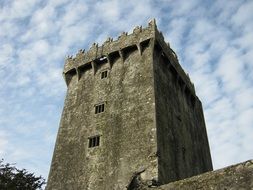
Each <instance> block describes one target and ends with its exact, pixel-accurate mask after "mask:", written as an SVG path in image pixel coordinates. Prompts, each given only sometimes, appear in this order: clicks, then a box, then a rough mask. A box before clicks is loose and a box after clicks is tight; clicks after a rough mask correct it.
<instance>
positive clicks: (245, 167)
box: [141, 160, 253, 190]
mask: <svg viewBox="0 0 253 190" xmlns="http://www.w3.org/2000/svg"><path fill="white" fill-rule="evenodd" d="M150 189H154V190H184V189H185V190H196V189H212V190H243V189H245V190H246V189H247V190H250V189H253V160H248V161H246V162H243V163H239V164H236V165H232V166H229V167H226V168H222V169H219V170H215V171H212V172H207V173H204V174H201V175H197V176H194V177H191V178H187V179H183V180H180V181H176V182H172V183H169V184H166V185H162V186H160V187H153V188H149V187H143V188H141V190H150Z"/></svg>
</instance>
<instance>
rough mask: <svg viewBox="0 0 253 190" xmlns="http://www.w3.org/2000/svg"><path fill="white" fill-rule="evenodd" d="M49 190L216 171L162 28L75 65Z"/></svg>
mask: <svg viewBox="0 0 253 190" xmlns="http://www.w3.org/2000/svg"><path fill="white" fill-rule="evenodd" d="M63 76H64V78H65V81H66V84H67V86H68V90H67V96H66V99H65V105H64V109H63V113H62V118H61V122H60V128H59V131H58V136H57V140H56V145H55V150H54V155H53V159H52V164H51V169H50V173H49V178H48V185H47V189H48V190H53V189H59V190H62V189H70V190H72V189H77V190H79V189H84V190H124V189H134V188H135V187H136V186H139V185H141V184H142V183H143V184H146V185H148V186H155V185H160V184H165V183H168V182H172V181H175V180H179V179H183V178H187V177H190V176H193V175H196V174H200V173H203V172H206V171H210V170H212V161H211V156H210V150H209V144H208V139H207V133H206V128H205V121H204V116H203V110H202V105H201V102H200V100H199V99H198V97H197V96H196V94H195V90H194V86H193V84H192V83H191V81H190V79H189V77H188V75H186V74H185V72H184V70H183V69H182V68H181V66H180V64H179V62H178V59H177V56H176V54H175V52H174V51H173V50H172V49H171V48H170V46H169V44H167V43H165V42H164V38H163V35H162V33H161V32H159V31H158V30H157V26H156V23H155V20H152V21H151V22H150V23H149V25H148V27H146V28H142V27H136V28H134V30H133V33H132V34H127V33H122V34H121V35H120V36H119V37H118V39H117V40H113V39H112V38H108V39H107V40H106V41H105V42H104V43H103V44H102V46H98V44H95V43H94V44H93V45H92V47H91V48H90V49H89V50H88V51H87V52H85V51H84V50H80V51H79V52H78V53H77V55H76V56H75V57H68V58H67V59H66V62H65V66H64V71H63Z"/></svg>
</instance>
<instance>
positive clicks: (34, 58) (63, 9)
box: [0, 0, 253, 177]
mask: <svg viewBox="0 0 253 190" xmlns="http://www.w3.org/2000/svg"><path fill="white" fill-rule="evenodd" d="M151 18H156V21H157V25H158V28H159V29H160V30H161V31H162V32H163V34H164V36H165V39H166V41H168V42H169V43H170V45H171V47H172V48H173V49H174V50H175V51H176V53H177V55H178V57H179V60H180V63H181V65H182V66H183V68H184V69H185V71H186V72H187V73H189V75H190V77H191V80H192V81H193V82H194V84H195V87H196V92H197V95H198V96H199V97H200V99H201V100H202V103H203V107H204V114H205V119H206V125H207V131H208V137H209V143H210V147H211V154H212V159H213V164H214V168H215V169H218V168H221V167H224V166H228V165H231V164H234V163H237V162H241V161H245V160H248V159H252V158H253V146H252V139H253V61H252V60H253V1H250V0H248V1H246V0H230V1H227V0H219V1H213V0H210V1H208V0H204V1H203V0H179V1H174V0H160V1H158V0H157V1H155V0H154V1H151V0H138V1H136V0H128V1H124V0H121V1H119V0H118V1H117V0H115V1H113V0H112V1H109V0H108V1H93V0H86V1H85V0H50V1H49V0H48V1H46V0H37V1H35V0H22V1H21V0H12V1H9V0H1V1H0V26H1V28H0V97H1V98H0V158H4V159H5V160H6V161H7V162H11V163H17V166H18V167H20V168H26V169H28V170H29V171H31V172H35V173H36V174H41V175H43V176H44V177H47V175H48V172H49V167H50V162H51V158H52V154H53V148H54V143H55V139H56V134H57V130H58V125H59V120H60V115H61V111H62V108H63V102H64V98H65V93H66V85H65V84H64V80H63V78H62V70H63V64H64V59H65V57H66V56H67V55H72V54H75V53H76V52H77V51H78V50H79V49H88V48H89V46H90V45H91V44H92V43H93V42H98V43H100V44H101V43H103V42H104V41H105V40H106V38H107V37H109V36H110V37H114V38H117V36H118V35H119V34H120V33H121V32H123V31H126V32H131V31H132V29H133V28H134V26H136V25H143V26H146V25H147V23H148V21H149V20H150V19H151Z"/></svg>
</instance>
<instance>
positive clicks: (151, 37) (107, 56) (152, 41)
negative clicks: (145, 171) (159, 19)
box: [63, 19, 195, 96]
mask: <svg viewBox="0 0 253 190" xmlns="http://www.w3.org/2000/svg"><path fill="white" fill-rule="evenodd" d="M149 46H153V47H154V48H156V49H157V50H158V51H159V53H160V56H161V57H163V58H164V59H166V61H167V62H168V63H170V67H171V70H173V72H174V74H175V75H176V77H177V79H178V81H179V83H180V82H181V84H183V86H187V89H189V91H190V92H191V94H193V95H194V96H195V89H194V85H193V84H192V82H191V81H190V78H189V76H188V75H187V74H186V73H185V72H184V70H183V69H182V67H181V66H180V64H179V61H178V58H177V55H176V53H175V52H174V51H173V50H172V49H171V48H170V45H169V43H166V42H165V41H164V36H163V34H162V33H161V32H160V31H159V30H158V29H157V25H156V21H155V19H153V20H151V21H150V22H149V23H148V26H147V27H146V28H143V27H142V26H137V27H135V28H134V29H133V32H132V33H131V34H128V33H127V32H122V33H121V34H120V35H119V36H118V38H117V39H116V40H113V38H110V37H109V38H107V40H106V41H105V42H104V43H103V44H102V45H101V46H99V45H98V44H97V43H93V45H92V46H91V47H90V49H89V50H88V51H85V50H82V49H81V50H79V52H78V53H77V54H76V55H75V56H68V57H67V58H66V60H65V65H64V70H63V76H64V79H65V81H66V84H67V86H68V84H69V81H70V79H71V78H72V77H73V76H74V75H76V74H77V75H78V77H77V78H78V80H79V79H80V77H81V72H84V71H85V70H86V69H92V70H93V72H94V74H96V71H97V70H96V68H97V64H100V63H104V62H105V61H106V62H108V63H109V65H110V68H112V66H113V63H114V60H115V59H116V58H118V57H119V58H121V59H122V62H124V58H125V55H126V54H127V53H129V52H130V53H131V51H134V50H138V52H139V54H140V56H141V55H142V52H143V50H144V49H145V48H146V47H149Z"/></svg>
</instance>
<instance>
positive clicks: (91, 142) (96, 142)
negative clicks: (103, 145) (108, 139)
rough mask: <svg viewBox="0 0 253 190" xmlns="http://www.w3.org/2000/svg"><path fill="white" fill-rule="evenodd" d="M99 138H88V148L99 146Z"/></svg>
mask: <svg viewBox="0 0 253 190" xmlns="http://www.w3.org/2000/svg"><path fill="white" fill-rule="evenodd" d="M99 143H100V136H95V137H89V148H92V147H95V146H99Z"/></svg>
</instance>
